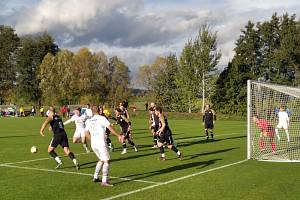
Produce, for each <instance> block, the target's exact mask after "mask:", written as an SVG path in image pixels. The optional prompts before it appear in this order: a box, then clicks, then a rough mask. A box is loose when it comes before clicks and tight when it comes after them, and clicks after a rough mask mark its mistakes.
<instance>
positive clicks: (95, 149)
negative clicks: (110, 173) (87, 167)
mask: <svg viewBox="0 0 300 200" xmlns="http://www.w3.org/2000/svg"><path fill="white" fill-rule="evenodd" d="M92 149H93V151H94V153H95V155H96V156H97V158H98V159H99V161H98V162H97V165H96V168H95V172H94V176H93V182H95V183H97V182H100V179H99V172H100V171H101V169H102V166H103V162H102V161H101V160H100V150H99V149H97V148H92Z"/></svg>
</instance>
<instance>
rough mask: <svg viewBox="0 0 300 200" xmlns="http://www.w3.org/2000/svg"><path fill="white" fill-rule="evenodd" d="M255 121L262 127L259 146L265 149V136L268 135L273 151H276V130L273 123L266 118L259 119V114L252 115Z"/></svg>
mask: <svg viewBox="0 0 300 200" xmlns="http://www.w3.org/2000/svg"><path fill="white" fill-rule="evenodd" d="M252 120H253V122H254V123H255V124H256V125H257V127H258V128H260V129H261V131H260V136H259V148H260V150H261V151H264V150H265V141H264V138H265V137H267V138H268V140H269V143H270V144H271V149H272V152H273V153H275V151H276V144H275V139H274V137H275V130H274V128H273V127H272V125H271V124H270V123H269V122H268V121H267V120H266V119H259V118H258V117H257V116H253V117H252Z"/></svg>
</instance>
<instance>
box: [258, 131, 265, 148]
mask: <svg viewBox="0 0 300 200" xmlns="http://www.w3.org/2000/svg"><path fill="white" fill-rule="evenodd" d="M259 148H260V150H261V151H264V150H265V141H264V137H263V136H262V135H261V136H260V137H259Z"/></svg>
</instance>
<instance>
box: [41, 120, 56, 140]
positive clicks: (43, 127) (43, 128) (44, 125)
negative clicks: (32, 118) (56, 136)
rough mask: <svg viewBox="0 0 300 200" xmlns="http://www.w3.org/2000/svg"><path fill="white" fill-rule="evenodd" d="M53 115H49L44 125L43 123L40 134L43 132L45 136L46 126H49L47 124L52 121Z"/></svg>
mask: <svg viewBox="0 0 300 200" xmlns="http://www.w3.org/2000/svg"><path fill="white" fill-rule="evenodd" d="M52 117H53V115H48V117H47V118H46V120H45V121H44V123H43V125H42V127H41V130H40V134H41V135H42V136H45V134H44V130H45V128H46V127H47V125H48V124H49V123H50V122H51V121H52Z"/></svg>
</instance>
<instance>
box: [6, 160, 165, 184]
mask: <svg viewBox="0 0 300 200" xmlns="http://www.w3.org/2000/svg"><path fill="white" fill-rule="evenodd" d="M0 167H8V168H17V169H27V170H36V171H44V172H55V173H62V174H75V175H83V176H90V177H92V176H93V174H86V173H82V172H70V171H62V170H56V169H42V168H34V167H21V166H15V165H8V164H0ZM110 178H111V179H120V180H125V181H134V182H141V183H149V184H161V182H153V181H145V180H138V179H129V178H121V177H114V176H110Z"/></svg>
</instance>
